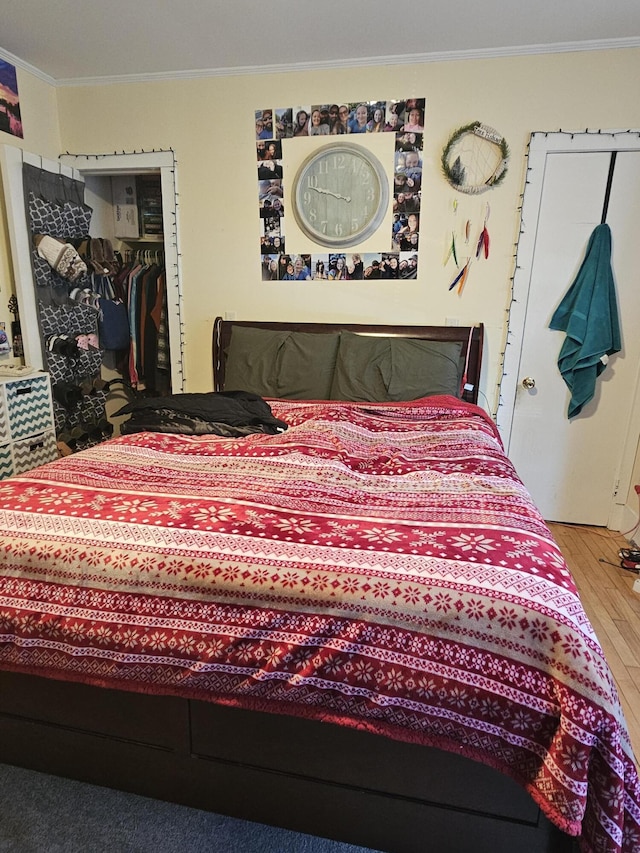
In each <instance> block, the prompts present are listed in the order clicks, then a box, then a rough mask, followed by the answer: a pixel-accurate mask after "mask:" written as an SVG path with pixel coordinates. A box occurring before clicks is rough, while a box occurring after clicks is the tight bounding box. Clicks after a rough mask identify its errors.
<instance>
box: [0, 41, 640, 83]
mask: <svg viewBox="0 0 640 853" xmlns="http://www.w3.org/2000/svg"><path fill="white" fill-rule="evenodd" d="M629 48H640V37H636V36H633V37H629V38H615V39H597V40H595V39H594V40H590V41H570V42H556V43H553V44H529V45H518V46H513V47H496V48H481V49H474V50H450V51H437V52H434V53H410V54H401V55H397V56H365V57H360V58H351V59H341V60H334V59H331V60H322V61H310V62H292V63H283V64H278V65H242V66H236V67H233V68H203V69H191V70H187V71H157V72H151V73H148V74H120V75H114V76H104V77H67V78H59V79H57V80H56V79H55V78H53V77H51V76H49V75H48V74H45V73H44V72H42V71H40V70H39V69H37V68H35V67H34V66H32V65H30V64H29V63H27V62H24V61H23V60H21V59H20V58H19V57H17V56H13V55H12V54H11V53H8V52H7V51H3V50H2V49H0V58H5V59H6V61H7V62H11V63H12V64H13V65H16V66H17V67H20V68H23V69H24V70H25V71H29V72H30V73H31V74H34V75H35V76H36V77H39V78H40V79H41V80H44V81H45V82H47V83H49V84H50V85H52V86H57V87H68V86H107V85H114V84H118V83H158V82H163V81H168V80H194V79H199V78H204V77H235V76H242V75H247V74H290V73H292V72H294V73H301V72H304V71H326V70H329V69H331V70H334V69H336V68H343V69H348V68H361V67H365V66H372V65H374V66H384V65H413V64H421V63H429V62H463V61H468V60H474V59H475V60H477V59H500V58H506V57H518V56H533V55H540V54H552V53H575V52H584V51H593V50H625V49H629Z"/></svg>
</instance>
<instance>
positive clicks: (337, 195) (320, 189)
mask: <svg viewBox="0 0 640 853" xmlns="http://www.w3.org/2000/svg"><path fill="white" fill-rule="evenodd" d="M309 189H311V190H315V191H316V192H317V193H324V194H325V195H332V196H333V197H334V198H341V199H342V200H343V201H351V196H349V195H340V193H334V192H332V191H331V190H325V189H324V187H309Z"/></svg>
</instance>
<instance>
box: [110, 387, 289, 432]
mask: <svg viewBox="0 0 640 853" xmlns="http://www.w3.org/2000/svg"><path fill="white" fill-rule="evenodd" d="M129 413H130V414H131V418H130V419H129V420H128V421H125V422H124V423H123V424H122V427H121V432H122V433H123V434H125V435H126V434H129V433H133V432H172V433H182V434H185V435H206V434H209V433H213V434H214V435H223V436H237V435H248V434H249V433H254V432H264V433H269V434H274V433H277V432H284V430H286V428H287V424H286V423H285V422H284V421H281V420H278V418H276V417H274V415H273V414H272V412H271V407H270V406H269V404H268V403H267V402H266V401H265V400H263V399H262V397H259V396H258V395H257V394H250V393H249V392H248V391H210V392H207V393H203V394H171V395H169V396H167V397H141V398H140V399H139V400H134V401H133V402H132V403H127V404H126V405H125V406H123V407H122V408H121V409H119V410H118V411H117V412H116V413H115V416H120V415H126V414H129Z"/></svg>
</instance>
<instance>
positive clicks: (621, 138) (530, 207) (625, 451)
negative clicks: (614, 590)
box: [497, 130, 640, 530]
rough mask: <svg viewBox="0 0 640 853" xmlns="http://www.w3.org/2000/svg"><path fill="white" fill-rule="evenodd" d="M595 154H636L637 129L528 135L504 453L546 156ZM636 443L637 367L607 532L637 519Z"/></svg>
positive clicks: (503, 409) (639, 145)
mask: <svg viewBox="0 0 640 853" xmlns="http://www.w3.org/2000/svg"><path fill="white" fill-rule="evenodd" d="M600 151H602V152H612V151H640V132H639V131H637V130H635V131H633V130H611V131H600V130H598V131H584V132H581V131H576V132H567V131H557V132H549V133H546V132H540V131H538V132H534V133H532V134H531V137H530V140H529V145H528V152H527V162H526V171H525V189H524V192H523V195H522V206H521V214H520V229H519V239H518V243H517V246H516V254H515V270H514V275H513V280H512V281H513V289H512V294H511V296H512V300H511V305H510V308H509V316H508V324H507V339H506V344H505V347H504V350H505V354H504V362H503V375H502V379H501V382H500V389H499V408H498V424H497V426H498V429H499V431H500V435H501V437H502V441H503V443H504V446H505V448H506V450H507V453H508V452H509V447H510V443H511V438H512V428H513V416H514V411H515V405H516V392H517V389H518V384H519V378H520V362H521V357H522V347H523V343H524V330H525V324H526V319H527V308H528V303H529V296H530V291H531V277H532V273H533V259H534V252H535V245H536V239H537V234H538V226H539V222H540V208H541V202H542V193H543V189H544V179H545V171H546V163H547V157H548V156H549V155H550V154H558V153H560V154H563V153H567V154H579V153H582V152H584V153H591V152H600ZM639 440H640V369H639V371H638V374H637V375H636V384H635V388H634V390H633V401H632V405H631V412H630V417H629V421H628V423H627V429H626V438H625V442H624V446H623V448H622V452H621V454H620V461H619V465H618V470H617V472H616V476H615V481H616V490H615V492H614V494H613V496H612V500H611V506H610V510H609V520H608V522H607V527H609V528H610V529H612V530H624V529H626V528H627V527H630V526H631V525H632V524H633V523H634V521H637V519H634V517H633V516H632V513H631V510H630V509H629V508H628V507H627V506H626V500H627V495H628V493H629V489H630V488H631V476H632V472H633V465H634V461H635V456H636V452H637V449H638V442H639Z"/></svg>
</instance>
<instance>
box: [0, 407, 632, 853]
mask: <svg viewBox="0 0 640 853" xmlns="http://www.w3.org/2000/svg"><path fill="white" fill-rule="evenodd" d="M271 405H272V409H273V413H274V415H276V417H278V418H281V419H283V420H284V421H286V422H287V423H288V425H289V428H288V430H287V431H286V432H284V433H282V434H279V435H264V434H253V435H250V436H247V437H243V438H221V437H215V436H181V435H177V436H176V435H166V434H164V435H163V434H157V433H137V434H133V435H130V436H125V437H121V438H116V439H113V440H111V441H108V442H106V443H105V444H102V445H99V446H97V447H94V448H92V449H90V450H87V451H85V452H83V453H79V454H76V455H72V456H68V457H66V458H64V459H60V460H58V461H56V462H52V463H50V464H48V465H45V466H43V467H41V468H38V469H36V470H33V471H30V472H28V473H26V474H24V475H20V476H18V477H14V478H12V479H10V480H7V481H5V482H3V483H0V554H1V558H0V559H1V565H0V569H1V578H0V667H3V668H5V669H12V670H17V671H25V672H32V673H36V674H41V675H45V676H50V677H55V678H61V679H72V680H77V681H84V682H87V683H91V684H98V685H107V686H112V687H117V688H125V689H131V690H141V691H145V692H156V693H168V694H178V695H181V696H185V697H191V698H198V699H208V700H211V701H214V702H221V703H226V704H231V705H237V706H241V707H244V708H254V709H263V710H268V711H275V712H278V713H289V714H295V715H301V716H306V717H313V718H316V719H322V720H328V721H332V722H335V723H340V724H343V725H348V726H354V727H358V728H362V729H366V730H368V731H371V732H376V733H379V734H382V735H387V736H390V737H393V738H397V739H401V740H405V741H411V742H415V743H420V744H426V745H431V746H436V747H440V748H443V749H446V750H452V751H455V752H456V753H458V754H460V753H462V754H464V755H466V756H468V757H470V758H472V759H475V760H478V761H482V762H484V763H486V764H488V765H491V766H492V767H495V768H497V769H499V770H501V771H503V772H505V773H507V774H508V775H510V776H511V777H513V778H514V779H515V780H516V781H518V782H519V783H520V784H522V785H523V786H524V787H525V788H526V789H527V790H528V791H529V792H530V794H531V796H532V797H533V798H534V799H535V801H536V802H537V803H538V804H539V805H540V807H541V808H542V809H543V810H544V812H545V813H546V814H547V816H548V817H549V818H550V819H551V820H552V821H553V822H555V823H556V825H557V826H559V827H560V828H561V829H563V830H564V831H565V832H567V833H569V834H571V835H576V836H580V838H581V845H582V849H583V850H585V851H628V852H629V853H631V851H638V850H639V849H640V786H639V784H638V777H637V773H636V769H635V765H634V761H633V756H632V752H631V748H630V745H629V738H628V734H627V730H626V724H625V721H624V718H623V715H622V711H621V708H620V703H619V700H618V696H617V693H616V688H615V686H614V683H613V680H612V676H611V674H610V671H609V668H608V666H607V663H606V662H605V659H604V656H603V652H602V649H601V647H600V645H599V643H598V641H597V639H596V637H595V635H594V632H593V629H592V627H591V625H590V623H589V621H588V619H587V617H586V615H585V613H584V610H583V608H582V606H581V604H580V601H579V598H578V595H577V592H576V587H575V584H574V581H573V579H572V577H571V575H570V573H569V571H568V569H567V567H566V565H565V562H564V560H563V558H562V556H561V554H560V552H559V549H558V547H557V546H556V544H555V543H554V541H553V539H552V537H551V535H550V533H549V530H548V528H547V527H546V526H545V524H544V522H543V520H542V518H541V517H540V515H539V513H538V511H537V510H536V508H535V506H534V505H533V503H532V501H531V498H530V497H529V495H528V493H527V492H526V490H525V488H524V487H523V485H522V483H521V482H520V481H519V480H518V478H517V476H516V475H515V472H514V469H513V466H512V465H511V463H510V462H509V460H508V459H507V458H506V456H505V455H504V453H503V451H502V448H501V444H500V440H499V437H498V434H497V432H496V430H495V427H494V425H493V424H492V422H491V421H490V419H489V418H488V417H487V416H486V415H485V414H484V413H483V412H482V410H481V409H479V408H477V407H475V406H472V405H470V404H466V403H461V402H460V401H457V400H454V399H453V398H450V397H432V398H429V399H426V400H421V401H415V402H412V403H400V404H353V403H333V402H331V403H317V402H311V403H307V402H284V401H275V402H273V403H272V404H271Z"/></svg>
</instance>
